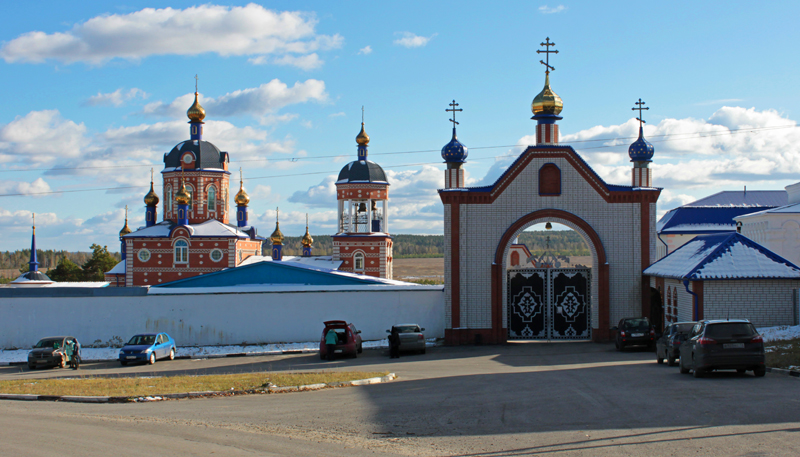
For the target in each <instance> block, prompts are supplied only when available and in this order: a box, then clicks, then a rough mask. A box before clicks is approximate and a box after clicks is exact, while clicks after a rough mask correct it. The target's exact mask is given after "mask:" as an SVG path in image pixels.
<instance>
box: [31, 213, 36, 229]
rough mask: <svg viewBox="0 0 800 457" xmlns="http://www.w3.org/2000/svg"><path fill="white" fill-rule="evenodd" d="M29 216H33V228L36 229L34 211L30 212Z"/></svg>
mask: <svg viewBox="0 0 800 457" xmlns="http://www.w3.org/2000/svg"><path fill="white" fill-rule="evenodd" d="M31 217H32V218H33V229H34V230H36V213H31Z"/></svg>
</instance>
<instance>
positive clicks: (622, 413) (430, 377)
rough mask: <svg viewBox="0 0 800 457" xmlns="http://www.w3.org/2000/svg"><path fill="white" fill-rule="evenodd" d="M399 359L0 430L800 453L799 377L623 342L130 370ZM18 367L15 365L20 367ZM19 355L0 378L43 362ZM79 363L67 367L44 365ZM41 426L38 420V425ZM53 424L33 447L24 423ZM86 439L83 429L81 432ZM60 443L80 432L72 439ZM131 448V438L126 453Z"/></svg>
mask: <svg viewBox="0 0 800 457" xmlns="http://www.w3.org/2000/svg"><path fill="white" fill-rule="evenodd" d="M353 368H356V369H369V370H386V371H393V372H395V373H397V374H398V375H399V376H400V379H399V380H398V381H395V382H391V383H387V384H378V385H372V386H366V387H357V388H342V389H329V390H323V391H316V392H306V393H292V394H278V395H259V396H255V395H254V396H241V397H233V398H217V399H201V400H181V401H169V402H156V403H146V404H132V405H85V404H68V403H24V402H3V403H2V404H0V408H2V410H3V414H2V415H0V441H2V442H3V443H4V444H3V447H4V448H5V449H7V450H8V451H9V453H11V452H19V455H36V454H35V452H34V449H37V448H41V449H42V450H43V452H42V453H41V455H48V454H54V453H56V452H61V451H63V450H64V449H68V450H70V452H72V453H74V454H76V455H106V454H107V453H108V452H109V451H110V450H116V451H115V453H120V452H121V453H122V454H123V455H126V454H134V453H137V452H141V453H144V452H146V451H147V450H148V449H151V450H152V449H153V446H158V449H159V451H160V453H161V454H164V455H210V454H211V453H212V452H214V453H217V454H221V455H226V456H237V455H346V454H351V455H462V456H466V455H491V456H517V455H559V456H561V455H591V456H605V455H608V456H612V455H613V456H619V455H715V456H716V455H748V456H751V455H752V456H755V455H791V456H796V455H800V435H795V433H797V432H798V431H800V408H798V406H799V403H800V396H799V395H798V394H800V380H797V379H794V378H789V377H783V376H778V375H771V374H767V376H766V377H764V378H754V377H753V376H752V375H751V374H748V375H739V374H736V373H716V374H712V375H710V376H709V377H708V378H704V379H694V378H692V377H691V376H688V375H681V374H679V372H678V369H677V368H676V367H667V366H666V365H657V364H656V363H655V360H654V355H653V353H649V352H644V351H640V352H626V353H618V352H615V351H614V350H613V346H612V345H597V344H592V343H554V344H547V343H534V344H511V345H506V346H483V347H456V348H435V349H432V350H429V352H428V354H427V355H411V356H407V357H402V358H400V359H399V360H397V361H394V360H390V359H388V358H387V357H385V356H384V355H383V354H382V353H381V352H380V351H365V352H364V354H363V356H362V357H359V358H358V359H355V360H353V359H347V360H341V361H336V362H332V363H329V362H323V361H320V360H319V358H318V357H317V356H316V355H297V356H283V357H258V358H240V359H212V360H205V361H190V360H185V361H174V362H163V363H162V362H158V363H156V365H154V366H144V367H134V368H126V369H124V370H121V369H120V367H117V366H114V365H111V364H106V365H103V364H101V365H97V366H92V367H90V369H86V370H81V373H82V374H84V375H85V374H89V373H98V374H103V373H110V372H123V373H126V374H130V373H134V372H137V371H139V370H141V371H142V372H146V373H150V372H154V373H162V374H169V373H179V372H180V373H206V372H234V371H244V370H247V371H250V370H266V369H272V370H298V369H303V370H319V369H353ZM14 370H16V371H14ZM26 371H27V370H25V371H23V372H20V371H19V370H18V369H17V367H8V368H7V369H6V368H4V369H2V370H0V379H8V378H17V377H20V376H22V377H29V376H32V375H31V374H30V373H27V372H26ZM43 374H44V375H47V376H52V375H61V374H64V375H73V374H72V373H71V372H68V371H66V370H61V371H59V370H51V371H49V372H41V373H38V372H35V373H34V374H33V376H42V375H43ZM34 430H37V432H36V433H33V431H34ZM43 430H48V431H49V433H48V435H49V436H53V437H55V438H56V439H50V440H41V442H40V443H37V444H36V445H35V446H31V445H29V444H25V443H23V442H21V441H20V440H19V438H18V437H21V436H40V434H41V433H42V431H43ZM77 437H81V439H78V438H77ZM59 443H69V445H72V446H74V447H69V445H68V446H67V447H66V448H64V447H62V446H61V445H60V444H59ZM120 450H121V451H120Z"/></svg>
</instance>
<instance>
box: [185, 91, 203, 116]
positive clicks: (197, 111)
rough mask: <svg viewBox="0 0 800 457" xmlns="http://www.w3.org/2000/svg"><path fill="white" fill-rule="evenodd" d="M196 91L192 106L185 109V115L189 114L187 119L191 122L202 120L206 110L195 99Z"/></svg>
mask: <svg viewBox="0 0 800 457" xmlns="http://www.w3.org/2000/svg"><path fill="white" fill-rule="evenodd" d="M197 96H198V93H197V92H195V93H194V103H192V106H190V107H189V111H186V115H187V116H189V120H190V121H192V122H203V119H205V118H206V110H204V109H203V107H202V106H200V102H199V101H197Z"/></svg>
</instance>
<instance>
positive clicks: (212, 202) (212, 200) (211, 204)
mask: <svg viewBox="0 0 800 457" xmlns="http://www.w3.org/2000/svg"><path fill="white" fill-rule="evenodd" d="M208 210H209V211H216V210H217V189H216V188H215V187H214V186H211V187H209V188H208Z"/></svg>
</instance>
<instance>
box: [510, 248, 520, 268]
mask: <svg viewBox="0 0 800 457" xmlns="http://www.w3.org/2000/svg"><path fill="white" fill-rule="evenodd" d="M517 265H519V252H517V251H514V252H512V253H511V266H514V267H516V266H517Z"/></svg>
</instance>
